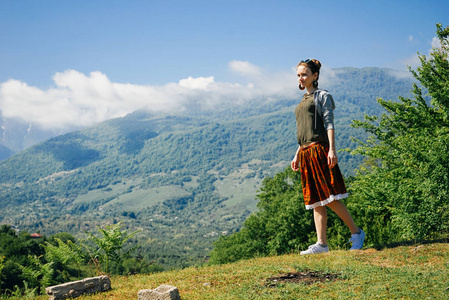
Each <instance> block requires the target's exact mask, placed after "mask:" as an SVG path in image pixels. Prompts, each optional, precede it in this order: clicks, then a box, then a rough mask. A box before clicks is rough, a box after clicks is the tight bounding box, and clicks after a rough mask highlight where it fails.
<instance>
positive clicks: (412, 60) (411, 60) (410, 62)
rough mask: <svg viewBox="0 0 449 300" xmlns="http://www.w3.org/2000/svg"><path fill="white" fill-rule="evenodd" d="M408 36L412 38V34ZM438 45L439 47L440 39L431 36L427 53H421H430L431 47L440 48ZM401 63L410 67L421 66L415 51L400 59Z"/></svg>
mask: <svg viewBox="0 0 449 300" xmlns="http://www.w3.org/2000/svg"><path fill="white" fill-rule="evenodd" d="M410 37H411V38H412V39H413V37H412V36H410ZM410 37H409V40H410ZM410 41H411V40H410ZM440 47H441V43H440V40H439V39H438V38H437V37H436V36H434V37H433V38H432V41H431V42H430V48H429V50H428V51H427V53H421V54H425V55H430V53H431V52H432V50H433V48H440ZM401 63H402V65H406V66H410V67H411V68H412V69H416V68H417V67H419V66H421V61H420V59H419V56H418V54H417V53H416V54H413V55H411V56H409V57H406V58H405V59H403V60H402V61H401Z"/></svg>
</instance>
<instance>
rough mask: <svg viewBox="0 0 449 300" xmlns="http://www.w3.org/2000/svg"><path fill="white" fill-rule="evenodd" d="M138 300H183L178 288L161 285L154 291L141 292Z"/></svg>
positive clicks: (138, 294)
mask: <svg viewBox="0 0 449 300" xmlns="http://www.w3.org/2000/svg"><path fill="white" fill-rule="evenodd" d="M137 300H181V297H180V296H179V292H178V288H177V287H175V286H171V285H161V286H159V287H157V288H156V289H154V290H140V291H139V292H138V293H137Z"/></svg>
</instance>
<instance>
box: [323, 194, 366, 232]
mask: <svg viewBox="0 0 449 300" xmlns="http://www.w3.org/2000/svg"><path fill="white" fill-rule="evenodd" d="M327 206H329V208H330V209H332V210H333V211H334V212H335V213H336V214H337V216H339V217H340V219H342V220H343V222H345V224H346V225H347V226H348V227H349V230H351V233H352V234H354V233H360V230H359V228H358V227H357V226H356V225H355V223H354V220H353V219H352V216H351V214H350V213H349V211H348V209H347V208H346V206H345V205H344V204H343V202H341V201H338V200H335V201H332V202H331V203H329V204H328V205H327ZM315 226H316V225H315ZM317 231H318V229H317Z"/></svg>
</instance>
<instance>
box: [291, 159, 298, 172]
mask: <svg viewBox="0 0 449 300" xmlns="http://www.w3.org/2000/svg"><path fill="white" fill-rule="evenodd" d="M292 170H293V171H295V172H298V171H299V159H298V156H297V155H295V157H294V158H293V160H292Z"/></svg>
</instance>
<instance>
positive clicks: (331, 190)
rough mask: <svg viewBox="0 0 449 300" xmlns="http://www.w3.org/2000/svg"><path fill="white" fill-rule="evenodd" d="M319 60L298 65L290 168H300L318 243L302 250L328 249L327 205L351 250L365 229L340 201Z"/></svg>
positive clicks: (328, 100)
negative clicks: (347, 232) (294, 147)
mask: <svg viewBox="0 0 449 300" xmlns="http://www.w3.org/2000/svg"><path fill="white" fill-rule="evenodd" d="M320 68H321V63H320V62H319V61H318V60H315V59H306V60H302V61H301V62H300V63H299V64H298V66H297V74H298V81H299V88H300V89H301V90H304V89H306V90H307V93H306V94H304V96H303V98H302V100H301V102H300V103H299V105H298V106H297V107H296V109H295V114H296V132H297V138H298V143H299V147H298V150H297V151H296V154H295V157H294V158H293V160H292V163H291V167H292V169H293V171H299V170H301V180H302V189H303V194H304V202H305V205H306V209H313V218H314V221H315V228H316V233H317V239H318V240H317V243H316V244H313V245H311V246H309V248H308V249H307V250H305V251H302V252H301V255H304V254H315V253H323V252H328V251H329V247H328V246H327V236H326V226H327V211H326V206H327V207H329V208H330V209H332V210H333V211H334V212H335V213H336V214H337V215H338V216H339V217H340V218H341V219H342V220H343V221H344V222H345V224H346V225H347V226H348V227H349V230H350V231H351V233H352V237H351V239H350V240H349V241H350V242H352V247H351V250H355V249H361V248H362V247H363V242H364V240H365V233H364V232H363V230H362V229H360V228H358V227H357V226H356V225H355V223H354V221H353V219H352V216H351V214H350V213H349V211H348V210H347V208H346V206H345V205H344V204H343V203H342V202H340V200H341V199H343V198H346V197H348V194H347V192H346V186H345V183H344V181H343V176H342V175H341V172H340V169H339V167H338V164H337V163H338V158H337V151H336V149H335V132H334V114H333V110H334V108H335V104H334V100H333V98H332V96H331V94H329V93H328V92H327V91H324V90H320V89H318V79H319V75H320Z"/></svg>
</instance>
